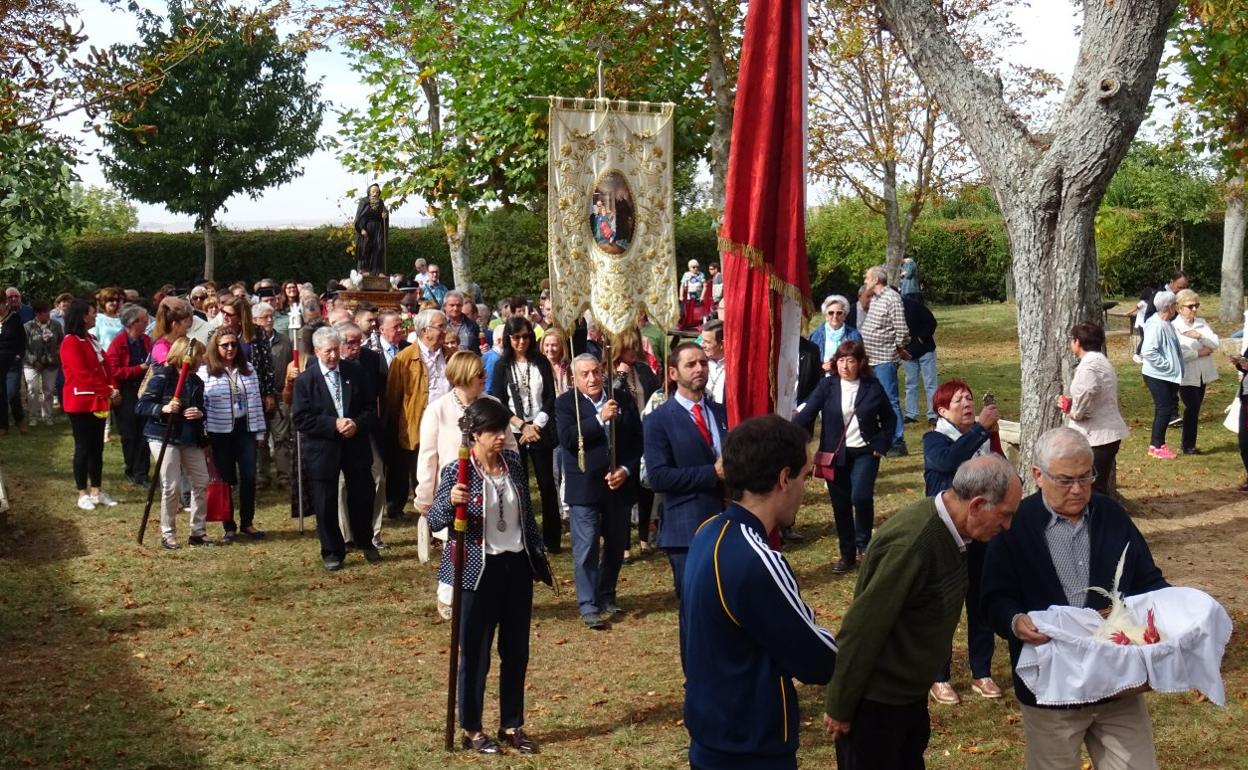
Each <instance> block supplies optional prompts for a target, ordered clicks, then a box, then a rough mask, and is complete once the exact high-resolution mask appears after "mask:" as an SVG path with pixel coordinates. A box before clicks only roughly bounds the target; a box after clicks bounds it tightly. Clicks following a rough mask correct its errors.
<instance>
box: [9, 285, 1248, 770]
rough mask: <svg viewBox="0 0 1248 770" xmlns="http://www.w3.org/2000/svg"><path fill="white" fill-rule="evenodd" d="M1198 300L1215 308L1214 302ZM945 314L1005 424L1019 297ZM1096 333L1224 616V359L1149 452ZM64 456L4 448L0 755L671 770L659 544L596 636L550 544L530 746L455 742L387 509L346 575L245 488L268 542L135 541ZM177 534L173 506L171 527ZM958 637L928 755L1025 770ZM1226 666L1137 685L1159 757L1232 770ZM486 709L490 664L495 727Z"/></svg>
mask: <svg viewBox="0 0 1248 770" xmlns="http://www.w3.org/2000/svg"><path fill="white" fill-rule="evenodd" d="M1203 302H1204V304H1205V307H1204V309H1205V310H1206V312H1207V313H1208V317H1216V316H1217V308H1216V303H1217V299H1216V297H1206V298H1204V299H1203ZM1211 306H1212V307H1211ZM937 318H938V319H939V321H940V329H939V330H938V333H937V340H938V342H939V344H940V350H939V359H940V361H939V364H940V375H941V377H942V379H943V378H946V377H950V376H958V377H963V378H965V379H967V380H968V381H969V382H970V383H971V384H972V385H973V386H974V388H975V389H976V392H977V395H978V394H979V393H982V391H983V390H985V389H991V390H992V391H994V392H995V393H996V395H997V400H998V404H999V405H1000V407H1001V411H1002V414H1003V416H1005V417H1007V418H1010V417H1014V416H1016V415H1017V404H1018V396H1019V386H1018V382H1017V376H1018V367H1017V361H1018V345H1017V337H1016V335H1015V333H1014V310H1013V308H1012V307H1011V306H1005V305H978V306H970V307H952V308H939V309H938V310H937ZM1117 323H1118V324H1119V325H1120V326H1121V325H1122V324H1123V322H1122V321H1121V319H1117ZM1219 331H1223V329H1222V328H1221V327H1220V326H1219ZM1225 331H1227V332H1228V333H1229V331H1230V329H1226V330H1225ZM1110 346H1111V354H1112V358H1113V360H1114V361H1115V363H1117V364H1118V365H1119V376H1120V378H1121V388H1122V405H1123V413H1124V415H1125V416H1126V417H1127V421H1128V423H1129V424H1130V425H1131V428H1132V431H1133V435H1132V436H1131V438H1130V439H1128V440H1127V441H1126V442H1124V445H1123V449H1122V452H1121V454H1120V455H1119V458H1120V459H1119V469H1120V470H1119V481H1120V486H1121V491H1122V493H1123V495H1124V496H1125V497H1126V498H1127V500H1128V501H1129V503H1130V505H1131V506H1132V510H1133V511H1134V512H1135V514H1136V517H1137V521H1138V523H1139V524H1140V527H1141V529H1142V530H1144V531H1145V533H1146V535H1147V536H1148V538H1149V540H1150V543H1151V545H1152V547H1153V551H1154V555H1155V556H1156V558H1157V560H1158V562H1159V564H1160V565H1161V567H1162V569H1163V570H1164V571H1165V572H1166V574H1167V576H1168V577H1169V578H1170V579H1171V581H1172V582H1177V583H1182V584H1187V585H1194V586H1197V587H1201V588H1204V589H1206V590H1209V591H1211V592H1212V593H1213V594H1214V595H1215V596H1216V597H1217V598H1219V599H1220V600H1221V601H1222V602H1223V603H1224V604H1225V605H1226V606H1227V608H1228V610H1230V612H1231V614H1232V617H1233V619H1234V620H1235V621H1236V624H1237V626H1242V624H1243V623H1244V622H1245V620H1248V612H1246V610H1248V585H1246V584H1245V576H1246V574H1248V567H1245V559H1244V558H1243V553H1244V549H1245V548H1246V547H1248V526H1245V522H1246V521H1248V500H1244V501H1242V502H1241V499H1242V498H1241V497H1240V496H1238V495H1237V494H1236V493H1235V492H1234V487H1235V486H1236V485H1237V484H1238V483H1239V482H1240V481H1241V480H1242V477H1243V468H1242V467H1241V465H1240V462H1239V455H1238V451H1237V449H1236V444H1235V436H1234V435H1233V434H1231V433H1229V432H1227V431H1225V430H1224V429H1223V428H1222V427H1221V426H1220V424H1219V423H1220V421H1221V417H1222V409H1223V408H1224V407H1225V406H1226V404H1227V403H1229V401H1230V400H1231V398H1232V395H1233V393H1234V392H1235V387H1234V385H1235V383H1234V377H1233V374H1232V373H1231V369H1230V367H1229V365H1225V366H1223V369H1222V371H1223V372H1224V379H1223V380H1222V381H1220V382H1218V383H1216V384H1215V385H1213V386H1212V387H1211V388H1210V392H1209V396H1208V398H1207V401H1206V408H1205V410H1204V412H1203V414H1202V417H1203V421H1202V426H1201V438H1200V441H1199V444H1200V446H1201V448H1202V449H1203V450H1204V451H1205V454H1203V455H1201V456H1199V457H1182V458H1180V459H1178V460H1174V461H1171V462H1162V461H1156V460H1151V459H1149V458H1148V457H1146V455H1145V448H1146V446H1147V430H1148V423H1149V421H1150V419H1151V414H1152V407H1151V402H1150V401H1149V398H1148V394H1147V392H1146V391H1145V389H1144V386H1143V383H1142V381H1141V379H1140V376H1139V367H1138V366H1136V365H1134V364H1132V363H1131V360H1130V355H1129V352H1128V350H1127V342H1126V338H1125V337H1112V338H1111V339H1110ZM1224 363H1225V362H1224ZM925 429H926V426H911V429H910V430H908V431H907V434H908V435H907V440H908V442H909V444H910V447H911V449H912V450H916V451H915V453H914V454H912V455H911V456H910V457H908V458H904V459H899V460H889V461H885V463H884V466H883V468H882V472H881V477H880V480H879V483H878V485H877V500H878V502H877V512H878V514H879V515H880V516H881V517H887V516H888V515H889V514H891V513H892V512H893V511H895V510H897V509H898V508H899V507H901V506H903V505H905V504H908V503H910V502H912V501H914V500H916V499H918V497H919V496H920V495H921V494H922V492H923V484H922V473H921V471H922V457H921V454H920V453H919V452H918V451H917V450H918V448H919V446H920V439H921V434H922V431H923V430H925ZM1172 443H1173V444H1177V443H1178V440H1177V433H1176V434H1175V438H1174V441H1173V442H1172ZM71 451H72V441H71V439H70V436H69V431H68V428H67V427H66V426H64V425H63V424H62V425H59V426H57V427H52V428H47V427H41V428H36V429H34V430H33V431H32V434H31V435H30V436H27V437H21V436H18V435H16V432H14V433H13V434H12V435H10V436H8V437H7V438H4V439H0V466H2V467H3V469H4V474H5V478H6V480H7V482H8V488H9V495H10V498H11V500H12V504H13V510H12V512H11V513H10V514H9V516H8V520H7V524H5V525H3V526H0V649H3V651H4V652H3V655H0V694H2V697H0V767H3V768H9V767H27V766H29V767H42V768H58V767H92V768H176V769H182V768H201V767H202V768H227V767H239V768H243V767H247V768H263V767H282V768H291V769H292V770H294V769H298V768H326V767H360V768H364V767H369V768H391V767H395V768H442V767H507V768H527V767H532V768H539V767H540V768H566V769H568V770H571V769H572V768H576V769H577V770H580V768H585V767H598V768H604V769H605V768H677V767H687V766H688V764H687V760H686V758H685V756H686V755H685V752H686V749H687V745H688V736H687V734H686V732H685V730H684V727H683V726H682V723H681V705H682V677H681V675H680V672H679V660H678V653H677V643H676V613H675V600H674V597H673V595H672V591H671V584H670V583H671V578H670V571H669V568H668V567H667V564H666V562H665V561H664V560H663V559H660V558H651V559H647V560H643V561H641V562H639V563H637V564H634V565H631V566H627V567H625V568H624V572H623V575H622V577H621V587H620V597H621V603H623V604H625V605H626V606H627V607H628V608H629V609H630V610H631V612H630V614H629V616H628V617H627V619H626V620H624V621H623V622H620V623H618V624H616V626H615V627H614V628H613V630H611V631H610V632H608V633H593V632H590V631H587V630H585V629H583V628H582V627H581V624H580V622H579V620H578V619H577V615H576V609H575V600H574V597H573V593H572V586H571V581H570V577H571V571H572V568H571V563H570V559H569V556H568V550H570V549H567V548H565V551H564V554H563V555H561V556H558V557H556V558H555V559H554V568H555V570H556V572H557V573H558V574H559V575H560V576H562V579H563V581H562V582H563V583H564V584H565V585H564V587H563V595H562V596H561V597H556V596H555V595H554V594H553V593H552V592H550V591H549V590H548V589H546V588H545V587H544V586H539V587H538V591H537V593H536V602H535V607H534V622H533V630H532V638H531V646H532V649H531V654H532V659H531V662H530V666H529V680H528V700H527V719H528V724H527V727H528V729H529V731H530V733H531V734H532V735H533V737H534V738H535V739H536V740H538V741H539V742H540V743H541V744H542V749H543V753H542V755H540V756H538V757H534V758H522V757H520V756H519V755H516V754H508V755H506V756H504V757H499V758H492V759H491V758H478V757H476V756H473V755H468V754H466V753H462V752H460V753H457V754H455V755H453V756H448V755H447V754H445V753H443V751H442V749H441V743H442V724H443V717H444V713H445V681H446V669H447V641H448V636H449V630H448V627H447V624H446V623H444V622H442V621H441V620H440V619H439V618H438V616H437V613H436V611H435V609H434V595H433V588H434V581H435V565H434V564H420V563H419V561H418V560H417V558H416V549H415V529H414V528H413V527H412V526H410V525H400V526H390V525H389V523H387V529H386V532H385V533H384V535H385V538H386V540H387V541H388V542H389V543H390V544H391V545H392V546H393V547H392V548H391V549H389V550H388V551H386V552H385V561H384V562H383V563H381V564H380V565H376V566H370V565H366V564H365V563H364V562H363V560H362V559H361V558H360V557H359V556H358V554H353V555H351V556H350V557H349V558H348V562H347V568H346V569H344V570H343V571H341V572H338V573H335V574H328V573H326V572H325V571H324V570H323V569H322V567H321V564H320V558H319V550H318V546H317V541H316V537H315V533H314V531H313V528H312V527H311V526H309V531H308V533H307V534H306V535H304V536H302V537H301V536H300V535H299V534H298V531H297V527H296V525H295V523H294V522H293V521H292V520H290V519H289V518H288V505H287V502H286V501H287V496H286V492H285V490H281V491H271V492H262V493H261V500H260V502H261V510H260V511H259V514H258V516H257V523H258V524H259V525H260V526H261V527H262V528H264V529H266V530H268V532H269V538H268V539H267V540H265V541H263V542H259V543H239V544H235V545H232V546H229V547H224V548H212V549H198V550H189V549H186V548H183V549H181V550H179V551H177V552H172V553H170V552H165V551H162V550H161V549H160V548H159V547H158V541H159V525H158V523H157V522H155V521H153V524H152V526H149V531H148V533H147V544H146V546H143V547H140V546H138V545H136V544H135V542H134V535H135V531H136V529H137V525H138V520H139V517H140V515H141V513H142V507H143V493H141V492H140V491H139V490H138V489H136V488H134V487H129V486H124V487H123V486H122V484H121V483H119V482H118V481H117V479H120V478H121V452H120V448H119V446H118V444H117V443H116V441H114V442H113V443H111V444H110V445H109V446H108V449H107V453H106V470H105V487H106V488H107V489H109V491H111V492H112V493H113V494H114V495H115V496H117V497H118V498H119V499H122V505H120V506H118V507H117V508H114V509H112V510H108V511H96V512H92V513H84V512H82V511H79V510H78V509H77V508H75V507H74V502H75V496H74V491H73V483H72V479H71V475H70V471H69V468H70V453H71ZM800 522H801V526H802V527H803V529H804V530H805V532H806V534H807V541H806V542H805V543H803V544H801V545H800V546H799V547H796V548H792V549H790V550H789V551H787V556H788V558H789V559H790V561H791V562H792V564H793V566H794V568H795V570H796V571H797V573H798V575H799V578H800V580H801V584H802V588H803V593H804V594H805V596H806V599H807V601H809V602H810V603H811V605H812V606H814V607H815V609H816V612H817V614H818V616H819V619H820V621H821V622H822V623H824V624H825V625H827V626H828V627H830V628H832V629H833V630H836V629H837V628H838V627H839V624H840V623H839V621H840V618H841V614H842V613H843V612H844V610H845V608H846V606H847V604H848V600H849V597H850V594H851V591H852V585H853V583H852V581H853V577H852V576H851V577H835V576H833V575H832V574H831V573H830V571H829V568H830V566H831V564H832V562H834V561H835V559H836V553H835V535H834V532H833V528H832V522H831V510H830V507H829V506H828V504H827V496H826V493H825V492H824V490H823V489H822V487H821V486H818V485H816V484H812V485H811V486H810V489H809V491H808V494H807V497H806V501H805V507H804V508H803V510H802V513H801V516H800ZM309 524H311V522H309ZM185 526H186V525H185V520H182V521H180V522H179V537H180V538H181V539H182V540H183V541H185V537H186V534H187V531H186V529H185ZM210 532H211V534H212V535H213V536H214V537H215V536H217V535H219V533H220V529H219V527H217V526H216V525H211V529H210ZM955 648H956V649H955V660H956V661H957V663H956V665H955V667H954V684H955V686H957V687H958V689H959V690H960V691H961V692H962V693H963V695H964V696H965V697H967V700H966V702H965V703H964V704H963V705H961V706H959V707H955V708H947V707H933V709H932V721H933V732H932V741H931V747H930V749H929V752H928V765H929V767H933V768H998V767H1000V768H1012V767H1019V766H1020V765H1021V762H1022V724H1021V722H1020V719H1019V708H1018V705H1017V703H1016V702H1015V701H1014V699H1013V697H1012V695H1007V697H1006V698H1004V699H1002V700H1001V701H997V702H995V703H994V702H987V701H983V700H981V699H979V698H978V697H977V696H975V695H973V694H972V693H971V692H970V687H969V682H968V679H969V674H968V673H967V671H966V666H965V636H964V634H962V633H961V632H959V635H958V636H957V637H956V639H955ZM997 650H998V652H997V655H996V657H995V659H994V668H995V675H996V677H997V680H998V682H1000V683H1001V684H1002V685H1003V686H1004V685H1006V684H1008V682H1009V678H1010V675H1009V668H1008V658H1007V656H1006V653H1005V647H1004V644H1003V643H998V646H997ZM1223 675H1224V677H1225V679H1226V689H1227V695H1228V704H1227V707H1226V708H1225V709H1220V708H1217V707H1214V706H1212V705H1210V704H1209V703H1201V702H1198V699H1197V698H1196V697H1195V696H1193V695H1190V694H1178V695H1158V694H1154V695H1150V696H1149V704H1150V707H1151V709H1152V713H1153V726H1154V731H1155V734H1156V739H1157V745H1158V751H1159V754H1160V759H1161V765H1162V767H1167V768H1170V767H1175V768H1178V767H1181V768H1248V751H1245V749H1244V747H1243V736H1244V735H1246V734H1248V646H1246V645H1245V641H1244V635H1243V634H1242V632H1241V633H1236V635H1235V636H1234V637H1233V638H1232V640H1231V644H1230V646H1229V648H1228V650H1227V656H1226V659H1225V661H1224V664H1223ZM799 691H800V693H801V698H802V704H801V706H802V709H803V714H804V717H805V726H804V728H803V734H802V736H801V740H802V744H803V747H802V750H801V752H800V754H799V758H800V761H801V763H802V764H803V766H805V767H812V768H813V767H833V766H834V764H835V760H834V751H833V747H832V745H831V743H830V742H829V741H828V739H827V738H826V737H825V736H824V735H823V733H822V730H821V726H820V724H819V716H820V714H821V711H822V709H821V706H822V695H823V692H822V688H820V687H799ZM496 703H497V680H496V678H495V677H493V676H492V677H491V683H490V685H489V686H488V687H487V708H486V715H485V725H486V729H487V731H492V728H493V724H492V723H493V722H495V721H496V719H497V708H496Z"/></svg>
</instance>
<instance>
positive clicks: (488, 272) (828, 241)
mask: <svg viewBox="0 0 1248 770" xmlns="http://www.w3.org/2000/svg"><path fill="white" fill-rule="evenodd" d="M349 237H350V230H349V229H348V228H346V227H340V228H329V227H326V228H321V229H316V230H258V231H231V230H224V231H222V232H220V233H218V236H217V248H216V253H217V269H216V274H217V277H218V278H220V279H227V280H235V279H242V280H246V281H254V280H257V279H259V278H262V277H270V278H275V279H278V280H282V279H285V278H288V277H296V278H299V279H301V280H311V281H312V282H313V283H314V284H315V285H317V286H323V285H324V283H325V281H326V280H328V279H330V278H340V277H342V276H344V275H346V274H347V272H349V270H350V268H351V266H352V265H353V264H354V261H353V259H352V257H350V256H349V255H348V254H347V241H348V239H349ZM1096 237H1097V246H1098V253H1099V257H1100V261H1101V271H1102V284H1103V290H1104V292H1105V293H1106V294H1107V295H1124V294H1126V295H1134V294H1137V293H1138V292H1139V291H1140V290H1141V289H1142V288H1143V287H1145V286H1151V285H1155V284H1156V283H1157V282H1158V281H1159V280H1160V279H1161V277H1163V276H1164V275H1165V274H1167V273H1169V272H1171V271H1173V270H1175V269H1177V268H1178V266H1179V231H1178V228H1177V226H1176V225H1174V224H1173V223H1169V222H1164V221H1158V220H1157V218H1156V217H1154V216H1151V215H1150V214H1148V213H1145V212H1139V211H1129V210H1121V209H1105V210H1103V211H1102V212H1101V214H1100V215H1099V216H1098V217H1097V229H1096ZM716 241H717V238H716V233H715V231H714V230H713V229H712V228H711V227H710V226H709V225H708V223H707V222H706V220H705V218H704V217H698V216H691V217H689V218H687V219H685V220H682V221H680V222H678V223H677V227H676V261H677V265H678V267H677V272H678V274H679V273H680V272H683V271H684V264H685V262H687V261H688V260H689V259H697V260H699V261H700V262H701V263H702V264H703V266H705V265H707V264H709V263H711V262H717V261H719V254H718V251H717V245H716ZM1184 242H1185V250H1186V260H1185V267H1186V269H1187V271H1188V273H1189V274H1190V275H1191V276H1192V279H1193V284H1194V286H1195V287H1196V288H1197V290H1198V291H1202V292H1214V291H1217V288H1218V284H1219V281H1220V276H1221V243H1222V225H1221V223H1220V222H1206V223H1201V224H1197V225H1188V226H1186V227H1185V228H1184ZM884 245H885V233H884V226H883V221H882V219H881V218H880V217H879V216H877V215H875V214H873V213H871V212H870V211H868V210H867V209H866V208H865V207H864V206H863V205H862V204H861V203H858V202H857V201H844V202H841V203H838V204H836V205H833V206H825V207H822V208H819V209H816V210H813V211H812V212H811V215H810V218H809V220H808V226H807V244H806V246H807V254H808V258H809V260H810V275H811V287H812V293H813V295H814V298H815V300H816V302H817V301H818V300H819V299H821V298H822V297H823V296H824V295H826V294H828V293H831V292H840V293H847V294H848V293H852V292H853V291H854V290H855V289H856V287H857V286H858V285H859V284H860V283H861V282H862V272H863V270H864V269H865V268H866V267H868V266H870V265H873V264H878V263H879V262H881V261H883V256H884ZM62 248H63V253H62V256H63V259H64V261H65V264H66V267H67V273H68V274H69V275H72V276H75V277H76V278H78V279H80V280H82V281H84V282H86V283H89V284H93V285H95V286H107V285H118V286H125V287H129V288H136V289H139V290H140V291H142V292H145V293H150V292H152V291H154V290H155V289H156V288H158V287H159V286H160V285H161V284H163V283H165V282H167V281H172V282H174V283H177V284H178V285H186V284H187V283H188V282H189V281H191V280H192V279H194V278H195V277H197V276H198V275H199V274H200V272H201V270H202V265H203V239H202V237H201V236H200V235H198V234H195V233H130V234H126V235H92V236H76V237H71V238H67V239H66V240H65V242H64V244H63V246H62ZM468 250H469V255H470V257H469V258H470V260H471V265H472V270H473V276H474V278H475V279H476V281H477V283H479V284H481V286H482V288H483V289H484V290H485V293H486V295H487V296H488V297H489V298H491V299H496V298H499V297H504V296H509V295H514V294H526V295H529V294H534V293H536V291H537V288H538V286H539V285H540V284H541V281H542V280H543V279H544V278H545V277H546V218H545V216H544V215H542V214H540V213H534V212H531V211H527V210H523V209H498V210H495V211H491V212H488V213H486V214H484V215H482V216H480V217H478V218H476V219H475V220H474V221H473V223H472V226H471V227H470V229H469V241H468ZM910 253H911V254H912V255H913V256H914V257H915V259H917V260H918V262H919V266H920V274H921V276H922V279H923V283H924V286H925V291H926V292H927V294H928V296H929V298H930V299H931V300H933V301H935V302H941V303H967V302H985V301H999V300H1001V299H1003V298H1004V296H1005V278H1004V276H1005V271H1006V268H1007V265H1008V262H1009V241H1008V239H1007V238H1006V234H1005V228H1004V226H1003V225H1002V223H1001V219H1000V217H997V216H992V215H980V216H977V217H973V218H962V219H945V218H940V217H938V216H926V217H923V218H920V220H919V221H918V222H917V223H916V224H915V227H914V230H913V232H912V234H911V243H910ZM416 257H425V258H426V259H429V260H430V261H434V262H437V263H438V264H440V265H442V266H443V275H448V274H449V273H450V269H449V262H448V260H447V253H446V238H445V234H444V233H443V231H442V228H441V226H439V225H433V226H429V227H423V228H410V229H399V228H396V229H394V230H392V231H391V240H390V267H391V270H392V271H398V270H401V269H410V265H411V263H412V260H414V259H415V258H416ZM448 277H449V276H448ZM40 288H41V289H42V288H43V287H40ZM47 288H48V289H49V291H50V290H52V289H53V288H54V287H51V286H49V287H47Z"/></svg>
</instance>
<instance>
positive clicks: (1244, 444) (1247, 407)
mask: <svg viewBox="0 0 1248 770" xmlns="http://www.w3.org/2000/svg"><path fill="white" fill-rule="evenodd" d="M1239 459H1240V462H1242V463H1243V464H1244V472H1245V473H1248V396H1240V397H1239Z"/></svg>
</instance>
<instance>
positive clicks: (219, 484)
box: [204, 449, 234, 521]
mask: <svg viewBox="0 0 1248 770" xmlns="http://www.w3.org/2000/svg"><path fill="white" fill-rule="evenodd" d="M204 461H205V462H206V463H207V464H208V491H207V493H206V494H205V499H206V502H207V508H208V515H207V516H206V517H205V519H204V520H205V521H232V520H233V519H234V499H233V498H232V497H231V496H230V485H229V484H228V483H227V482H226V481H225V480H224V479H222V478H221V474H220V473H218V472H217V466H216V465H214V464H213V462H212V452H210V451H209V450H207V449H205V450H204Z"/></svg>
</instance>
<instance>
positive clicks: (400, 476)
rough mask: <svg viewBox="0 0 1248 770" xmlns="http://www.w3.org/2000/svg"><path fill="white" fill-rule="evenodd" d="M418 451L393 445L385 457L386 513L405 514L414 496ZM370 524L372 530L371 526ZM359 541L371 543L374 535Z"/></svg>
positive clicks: (392, 515) (398, 515)
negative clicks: (405, 508)
mask: <svg viewBox="0 0 1248 770" xmlns="http://www.w3.org/2000/svg"><path fill="white" fill-rule="evenodd" d="M417 454H418V453H417V452H409V451H408V450H406V449H400V448H398V447H394V446H392V447H391V448H390V454H389V456H388V457H386V458H385V459H384V462H385V465H386V515H387V516H389V517H390V518H392V519H396V518H398V517H400V516H402V515H403V508H404V507H405V506H406V505H407V501H408V499H409V498H411V496H412V490H413V489H414V488H415V484H416V478H415V476H416V456H417ZM369 526H370V530H369V531H370V532H371V531H372V530H371V526H372V525H369ZM359 542H364V543H371V542H373V536H372V535H371V534H370V535H369V536H368V540H363V541H359Z"/></svg>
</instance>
